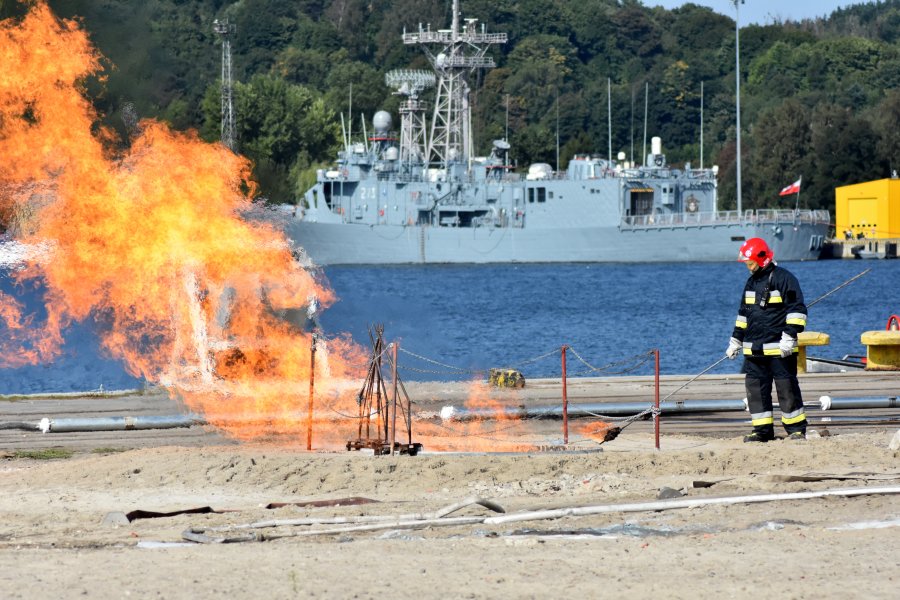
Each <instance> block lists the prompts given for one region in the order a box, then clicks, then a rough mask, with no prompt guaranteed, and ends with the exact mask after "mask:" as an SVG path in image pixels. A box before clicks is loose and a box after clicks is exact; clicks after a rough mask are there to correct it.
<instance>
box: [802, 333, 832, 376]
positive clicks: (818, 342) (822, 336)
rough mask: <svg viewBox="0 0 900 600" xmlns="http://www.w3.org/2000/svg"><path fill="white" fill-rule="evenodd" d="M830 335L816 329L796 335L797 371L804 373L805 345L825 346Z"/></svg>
mask: <svg viewBox="0 0 900 600" xmlns="http://www.w3.org/2000/svg"><path fill="white" fill-rule="evenodd" d="M829 343H831V336H829V335H828V334H827V333H819V332H818V331H803V332H801V333H800V334H799V335H798V336H797V372H798V373H806V347H807V346H827V345H828V344H829Z"/></svg>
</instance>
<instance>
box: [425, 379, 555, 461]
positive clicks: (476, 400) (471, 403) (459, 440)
mask: <svg viewBox="0 0 900 600" xmlns="http://www.w3.org/2000/svg"><path fill="white" fill-rule="evenodd" d="M464 408H465V410H466V411H470V412H472V413H476V414H478V413H481V412H483V413H484V414H485V416H484V417H477V416H476V417H474V418H469V419H466V420H463V421H458V420H449V421H446V422H443V423H441V424H440V425H438V424H435V423H428V422H423V421H420V422H418V423H416V426H415V427H416V429H415V432H416V435H414V436H413V437H414V438H422V439H423V440H424V442H425V446H426V447H427V448H429V449H432V450H455V451H467V452H527V451H530V450H534V449H535V448H536V446H537V445H538V444H537V443H533V442H535V441H536V439H537V438H540V437H542V436H541V435H540V434H538V433H537V432H536V431H534V428H532V427H530V425H531V422H529V421H526V420H524V419H522V418H521V416H520V414H519V411H518V410H517V408H518V397H517V396H516V394H515V392H504V391H501V390H496V389H494V388H491V386H489V385H488V384H486V383H484V382H483V381H471V382H469V384H468V394H467V398H466V401H465V406H464ZM487 415H490V416H487Z"/></svg>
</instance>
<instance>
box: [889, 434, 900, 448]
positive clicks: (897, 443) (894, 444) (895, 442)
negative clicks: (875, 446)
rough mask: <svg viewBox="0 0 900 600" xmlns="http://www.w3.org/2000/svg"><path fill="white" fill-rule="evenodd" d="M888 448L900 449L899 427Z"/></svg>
mask: <svg viewBox="0 0 900 600" xmlns="http://www.w3.org/2000/svg"><path fill="white" fill-rule="evenodd" d="M888 448H890V449H891V450H900V429H898V430H897V433H895V434H894V437H893V438H891V443H890V444H889V445H888Z"/></svg>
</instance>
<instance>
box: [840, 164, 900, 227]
mask: <svg viewBox="0 0 900 600" xmlns="http://www.w3.org/2000/svg"><path fill="white" fill-rule="evenodd" d="M834 196H835V237H837V238H844V239H851V238H852V239H869V240H871V239H880V238H900V179H879V180H877V181H868V182H866V183H857V184H855V185H845V186H843V187H839V188H835V190H834Z"/></svg>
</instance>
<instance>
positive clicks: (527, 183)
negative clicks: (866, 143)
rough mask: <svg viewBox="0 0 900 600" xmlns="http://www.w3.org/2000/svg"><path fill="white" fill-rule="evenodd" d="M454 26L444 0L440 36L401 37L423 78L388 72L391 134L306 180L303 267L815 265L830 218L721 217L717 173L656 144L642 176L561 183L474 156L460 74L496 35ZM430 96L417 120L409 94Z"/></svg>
mask: <svg viewBox="0 0 900 600" xmlns="http://www.w3.org/2000/svg"><path fill="white" fill-rule="evenodd" d="M459 14H460V13H459V0H454V3H453V20H452V25H451V27H450V29H439V30H431V28H430V26H429V27H426V28H423V27H422V26H421V25H419V28H418V30H417V31H414V32H406V31H404V33H403V42H404V43H405V44H407V45H417V46H420V47H422V48H423V49H424V51H425V53H426V55H427V56H428V58H429V61H430V63H431V65H432V67H433V72H432V71H423V70H397V71H391V72H389V73H387V75H386V77H385V82H386V84H387V85H388V86H390V87H392V88H393V89H394V90H395V93H396V94H398V95H400V96H401V97H402V102H401V105H400V110H399V112H400V130H399V132H395V130H394V127H393V119H392V117H391V115H390V114H389V113H387V112H385V111H379V112H377V113H376V114H375V115H374V118H373V119H372V131H371V134H369V133H368V132H366V131H365V127H364V128H363V129H364V131H363V132H362V133H363V137H362V138H361V140H359V141H354V140H353V139H352V137H351V133H350V128H349V127H348V126H344V127H343V138H344V139H343V149H342V150H341V151H340V152H339V154H338V160H337V162H336V164H335V165H334V166H333V167H332V168H329V169H321V170H319V171H318V172H317V177H316V179H317V180H316V183H315V185H313V186H312V187H311V188H310V189H309V190H308V191H307V192H306V193H305V195H304V202H303V207H302V208H301V207H297V208H295V209H293V210H292V211H291V212H290V213H289V214H288V215H287V225H286V227H287V233H288V235H289V237H290V238H291V239H292V240H293V241H294V242H296V244H297V245H299V246H300V247H302V249H303V251H302V252H305V253H306V255H307V257H308V258H309V259H311V260H312V261H313V262H315V263H316V264H319V265H340V264H422V263H506V262H545V263H551V262H685V261H692V262H693V261H727V260H735V259H736V257H737V249H738V247H739V246H740V242H741V241H743V240H746V239H749V238H751V237H762V238H764V239H765V240H766V241H767V242H768V243H769V244H770V245H771V246H772V248H773V250H774V253H775V256H776V257H777V258H778V260H784V261H790V260H814V259H816V258H818V256H819V253H820V251H821V249H822V246H823V243H824V241H825V238H826V235H827V234H828V229H829V227H830V220H831V219H830V215H829V213H828V211H810V210H756V211H753V210H747V211H742V212H741V213H740V214H739V213H738V212H737V211H720V210H718V207H717V182H716V175H717V171H718V169H717V168H716V167H713V168H712V169H708V168H707V169H703V168H700V169H693V168H691V166H690V164H686V165H685V166H684V168H673V167H672V166H670V165H669V164H668V163H667V161H666V156H665V154H664V153H663V150H662V142H661V140H660V139H659V138H653V139H652V143H651V152H650V153H649V154H647V155H646V157H645V159H644V160H643V161H642V162H641V164H636V163H633V162H629V161H626V160H625V156H624V154H623V153H619V155H618V156H617V158H616V160H613V159H612V157H611V156H606V157H602V156H598V155H590V154H584V155H576V156H575V157H574V158H573V159H572V160H570V161H569V164H568V167H567V168H566V170H565V171H555V170H554V169H553V168H552V167H551V166H550V165H548V164H545V163H538V164H532V165H530V166H529V167H528V169H527V172H525V173H519V172H516V169H515V168H514V166H513V165H511V164H510V160H509V153H510V146H509V144H508V142H507V141H506V140H495V141H494V142H493V146H492V152H491V153H490V155H489V156H475V154H474V153H473V152H472V148H473V132H472V127H471V123H472V120H471V110H470V105H469V103H468V97H469V84H468V79H467V75H468V74H470V73H471V72H473V71H474V70H475V69H480V68H490V67H492V66H494V62H493V59H492V58H490V57H489V56H487V55H486V51H487V49H488V48H489V47H490V46H491V45H492V44H500V43H505V42H506V34H495V33H487V32H485V29H484V26H480V27H479V26H478V24H477V22H476V20H474V19H466V20H465V21H464V22H462V23H461V22H460V18H459ZM432 48H434V49H433V50H432ZM431 87H434V88H435V92H434V96H435V101H434V105H433V106H432V107H431V118H430V120H428V119H427V118H426V115H425V111H426V105H425V103H424V102H422V101H421V100H420V98H419V96H420V94H421V93H422V92H423V90H425V89H427V88H431ZM342 122H343V116H342Z"/></svg>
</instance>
